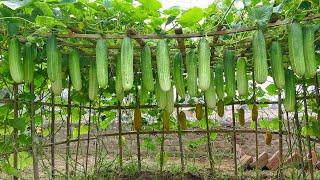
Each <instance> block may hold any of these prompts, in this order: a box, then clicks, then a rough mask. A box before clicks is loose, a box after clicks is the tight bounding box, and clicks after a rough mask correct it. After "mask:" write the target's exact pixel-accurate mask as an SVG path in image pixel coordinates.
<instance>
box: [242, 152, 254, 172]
mask: <svg viewBox="0 0 320 180" xmlns="http://www.w3.org/2000/svg"><path fill="white" fill-rule="evenodd" d="M252 161H253V158H252V156H249V155H246V154H245V155H244V156H242V157H241V159H240V161H239V166H240V167H241V168H244V169H247V168H248V166H249V165H250V163H252Z"/></svg>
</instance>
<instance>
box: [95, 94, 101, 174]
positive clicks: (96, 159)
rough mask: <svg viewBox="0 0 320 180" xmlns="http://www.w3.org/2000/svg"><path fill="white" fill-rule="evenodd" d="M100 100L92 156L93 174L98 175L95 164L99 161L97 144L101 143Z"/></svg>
mask: <svg viewBox="0 0 320 180" xmlns="http://www.w3.org/2000/svg"><path fill="white" fill-rule="evenodd" d="M101 96H102V93H101V94H100V98H99V99H101ZM100 107H101V100H99V110H98V117H97V121H96V133H97V134H96V136H97V139H96V147H95V148H96V150H95V156H94V169H95V173H96V174H97V173H99V171H98V168H97V162H98V161H100V148H99V143H100V141H101V139H100V136H99V134H100V116H101V109H100ZM98 154H99V160H98Z"/></svg>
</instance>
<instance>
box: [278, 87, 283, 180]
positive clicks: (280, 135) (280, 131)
mask: <svg viewBox="0 0 320 180" xmlns="http://www.w3.org/2000/svg"><path fill="white" fill-rule="evenodd" d="M278 91H279V92H278V101H279V103H278V118H279V121H280V122H279V157H280V164H279V168H278V169H279V179H281V180H282V179H284V178H283V172H282V167H283V157H282V156H283V144H282V143H283V142H282V123H283V121H282V109H281V104H282V102H281V90H280V89H278Z"/></svg>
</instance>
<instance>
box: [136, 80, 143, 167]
mask: <svg viewBox="0 0 320 180" xmlns="http://www.w3.org/2000/svg"><path fill="white" fill-rule="evenodd" d="M136 103H137V108H139V109H140V101H139V97H138V85H137V86H136ZM141 121H142V118H141ZM141 123H142V122H141ZM136 131H137V158H138V171H139V173H140V172H141V151H140V133H139V132H140V129H137V130H136Z"/></svg>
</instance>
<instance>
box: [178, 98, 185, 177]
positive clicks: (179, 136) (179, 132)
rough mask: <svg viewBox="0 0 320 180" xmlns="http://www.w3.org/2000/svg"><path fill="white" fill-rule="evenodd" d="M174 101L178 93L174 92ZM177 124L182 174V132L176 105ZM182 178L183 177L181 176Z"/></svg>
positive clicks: (182, 170)
mask: <svg viewBox="0 0 320 180" xmlns="http://www.w3.org/2000/svg"><path fill="white" fill-rule="evenodd" d="M176 102H178V94H177V93H176ZM177 124H178V139H179V150H180V162H181V172H182V176H184V169H185V167H184V155H183V142H182V133H181V127H180V123H179V107H177ZM182 178H183V177H182Z"/></svg>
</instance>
